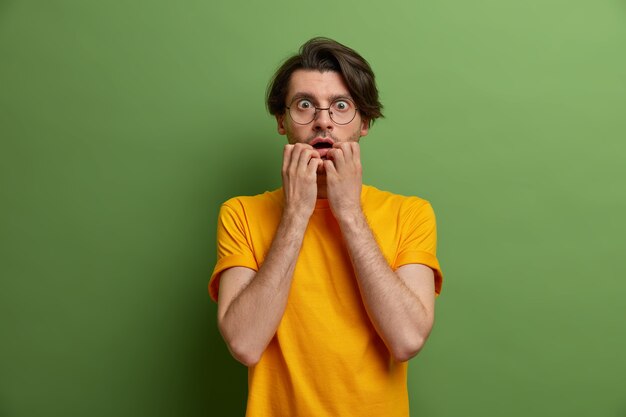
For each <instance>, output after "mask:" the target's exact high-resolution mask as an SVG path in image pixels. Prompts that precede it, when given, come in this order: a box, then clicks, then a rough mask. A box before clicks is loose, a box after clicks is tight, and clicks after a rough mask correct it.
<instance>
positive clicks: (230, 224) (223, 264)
mask: <svg viewBox="0 0 626 417" xmlns="http://www.w3.org/2000/svg"><path fill="white" fill-rule="evenodd" d="M234 266H244V267H247V268H250V269H254V270H255V271H258V270H259V266H258V264H257V261H256V258H255V256H254V252H253V250H252V244H251V242H250V235H249V233H248V227H247V225H246V222H245V214H244V210H243V207H242V206H241V204H237V202H235V201H233V200H229V201H227V202H226V203H224V204H222V207H221V208H220V214H219V216H218V220H217V263H216V265H215V268H214V269H213V274H212V275H211V279H210V280H209V295H210V296H211V298H212V299H213V301H217V298H218V293H219V287H220V283H219V280H220V274H221V273H222V272H223V271H224V270H226V269H228V268H232V267H234Z"/></svg>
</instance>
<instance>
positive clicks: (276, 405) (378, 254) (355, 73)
mask: <svg viewBox="0 0 626 417" xmlns="http://www.w3.org/2000/svg"><path fill="white" fill-rule="evenodd" d="M267 105H268V108H269V111H270V113H271V114H272V115H274V116H275V117H276V121H277V125H278V133H280V134H281V135H286V136H287V140H288V145H286V146H285V148H284V154H283V164H282V179H283V187H282V188H281V189H278V190H275V191H272V192H265V193H264V194H260V195H257V196H253V197H237V198H233V199H230V200H228V201H227V202H226V203H224V204H223V205H222V208H221V211H220V216H219V221H218V261H217V265H216V266H215V270H214V272H213V275H212V277H211V281H210V283H209V290H210V294H211V297H212V298H213V299H214V300H217V301H218V324H219V329H220V332H221V333H222V336H223V337H224V340H225V341H226V344H227V345H228V348H229V350H230V352H231V353H232V355H233V356H234V357H235V358H236V359H237V360H239V361H240V362H241V363H243V364H244V365H246V366H248V367H249V371H248V372H249V378H248V388H249V389H248V405H247V414H246V415H247V416H248V417H255V416H290V417H295V416H316V417H320V416H334V417H336V416H385V417H394V416H404V417H406V416H408V415H409V411H408V395H407V387H406V384H407V362H406V361H408V360H409V359H410V358H411V357H413V356H415V355H416V354H417V353H418V352H419V350H420V349H421V348H422V346H423V345H424V342H425V341H426V339H427V338H428V335H429V333H430V330H431V327H432V325H433V318H434V304H435V295H436V294H438V293H439V291H440V289H441V281H442V274H441V270H440V268H439V263H438V261H437V258H436V252H435V246H436V228H435V217H434V213H433V210H432V208H431V206H430V204H429V203H428V202H427V201H425V200H422V199H420V198H418V197H404V196H399V195H395V194H391V193H388V192H383V191H380V190H377V189H376V188H374V187H370V186H365V185H363V184H362V182H361V160H360V147H359V139H360V137H362V136H365V135H367V133H368V130H369V128H370V125H371V123H372V122H373V121H374V120H375V119H376V118H377V117H380V116H382V114H381V107H382V106H381V104H380V102H379V101H378V91H377V89H376V85H375V81H374V74H373V72H372V70H371V68H370V66H369V64H368V63H367V62H366V61H365V60H364V59H363V58H362V57H361V56H360V55H359V54H358V53H356V52H355V51H354V50H352V49H350V48H348V47H346V46H344V45H341V44H339V43H337V42H335V41H333V40H330V39H326V38H314V39H311V40H310V41H308V42H307V43H305V44H304V45H303V46H302V47H301V49H300V53H299V54H298V55H295V56H294V57H292V58H290V59H288V60H287V61H286V62H285V63H284V64H283V65H282V66H281V67H280V68H279V69H278V71H277V73H276V74H275V76H274V78H273V80H272V81H271V83H270V85H269V88H268V93H267Z"/></svg>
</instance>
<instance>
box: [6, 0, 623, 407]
mask: <svg viewBox="0 0 626 417" xmlns="http://www.w3.org/2000/svg"><path fill="white" fill-rule="evenodd" d="M315 35H324V36H329V37H334V38H336V39H337V40H339V41H341V42H343V43H346V44H347V45H350V46H352V47H354V48H355V49H356V50H358V51H359V52H361V53H362V54H363V55H364V56H365V57H366V58H367V59H368V60H369V61H370V63H371V64H372V66H373V68H374V70H375V71H376V74H377V77H378V82H379V88H380V92H381V96H382V100H383V103H384V104H385V112H386V116H387V117H386V118H385V119H384V120H381V121H379V122H377V123H376V124H375V126H374V128H373V130H372V131H371V132H370V135H369V136H368V137H367V138H364V140H363V141H362V149H363V151H362V152H363V160H364V169H365V181H366V182H367V183H370V184H372V185H375V186H377V187H379V188H383V189H388V190H391V191H395V192H398V193H404V194H417V195H419V196H421V197H423V198H426V199H428V200H430V201H431V202H432V204H433V206H434V208H435V211H436V213H437V216H438V225H439V258H440V261H441V263H442V266H443V268H444V273H445V275H446V278H445V282H444V288H443V293H442V296H441V297H439V299H438V301H437V309H438V316H437V320H436V321H437V323H436V327H435V330H434V331H433V334H432V336H431V339H430V340H429V343H428V344H427V346H426V348H425V349H424V350H423V351H422V353H420V355H419V356H418V357H416V358H415V359H413V360H412V361H411V364H410V377H409V390H410V397H411V408H412V416H429V417H443V416H446V417H457V416H477V417H478V416H509V417H515V416H520V417H521V416H568V417H569V416H572V417H573V416H612V417H619V416H624V415H626V356H625V354H624V352H626V331H625V330H626V329H625V326H624V324H623V322H624V317H625V316H626V307H625V306H626V304H625V303H624V299H625V295H626V280H625V279H624V277H625V275H626V265H625V262H624V253H623V252H624V249H625V247H626V245H625V242H624V236H625V235H626V222H625V221H624V213H625V212H626V193H625V192H624V189H625V187H624V178H626V163H625V162H624V161H625V160H626V158H625V157H626V155H625V154H626V144H625V138H626V134H625V131H626V117H625V114H626V47H625V45H626V3H625V2H624V1H623V0H596V1H580V0H567V1H565V0H541V1H540V0H530V1H512V0H479V1H470V2H468V1H461V0H443V1H437V2H408V1H407V2H402V1H399V0H390V1H387V2H385V3H383V2H371V3H366V2H349V3H346V2H337V1H334V2H330V1H320V2H295V1H290V2H286V1H282V0H273V1H271V2H257V3H252V2H247V3H241V4H237V3H236V2H231V3H228V4H227V3H225V2H223V3H220V4H213V2H202V1H180V2H165V1H145V0H144V1H140V0H134V1H119V0H118V1H115V0H113V1H110V2H109V1H98V2H96V1H71V0H58V1H48V2H44V1H41V2H33V1H19V0H0V140H1V144H0V239H1V240H0V274H1V276H0V416H2V417H34V416H64V417H73V416H93V417H98V416H151V417H152V416H154V417H156V416H207V415H215V416H231V415H232V416H235V415H242V414H243V410H244V407H245V396H246V370H245V368H244V367H243V366H242V365H239V364H238V363H237V362H236V361H235V360H234V359H232V358H231V357H230V356H229V354H228V352H227V350H226V348H225V346H224V343H223V342H222V340H221V338H220V336H219V332H218V330H217V328H216V323H215V321H216V320H215V317H216V306H215V305H214V304H212V303H211V302H210V301H209V298H208V295H207V291H206V284H207V281H208V278H209V275H210V271H211V269H212V266H213V263H214V262H215V222H216V216H217V210H218V208H219V204H220V203H221V202H222V201H224V200H225V199H227V198H228V197H230V196H233V195H238V194H255V193H258V192H262V191H264V190H266V189H273V188H275V187H278V186H279V185H280V173H279V169H280V168H279V167H280V160H281V149H282V145H283V143H284V138H283V137H281V136H279V135H278V134H277V133H276V130H275V125H274V122H273V120H272V119H271V118H270V117H269V116H268V115H267V114H266V112H265V109H264V104H263V95H264V91H265V86H266V83H267V80H268V79H269V77H270V76H271V74H272V72H273V70H274V69H275V68H276V67H277V65H278V64H279V63H280V61H281V60H282V59H284V58H285V57H287V56H288V55H289V54H290V53H292V52H294V51H295V50H296V49H297V47H298V46H299V45H300V44H301V43H302V42H304V41H305V40H306V39H308V38H309V37H311V36H315Z"/></svg>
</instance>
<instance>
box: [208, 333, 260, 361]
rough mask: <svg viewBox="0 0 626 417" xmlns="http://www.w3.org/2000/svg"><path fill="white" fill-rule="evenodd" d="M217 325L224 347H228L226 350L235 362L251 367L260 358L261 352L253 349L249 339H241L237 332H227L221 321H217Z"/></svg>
mask: <svg viewBox="0 0 626 417" xmlns="http://www.w3.org/2000/svg"><path fill="white" fill-rule="evenodd" d="M218 327H219V330H220V333H221V334H222V338H223V339H224V342H225V343H226V347H228V351H229V352H230V354H231V355H232V357H233V358H235V359H236V360H237V362H240V363H241V364H243V365H245V366H247V367H252V366H254V365H256V364H257V363H258V362H259V361H260V360H261V355H262V354H263V352H258V351H257V350H255V349H254V348H253V347H252V346H251V343H250V342H249V341H246V340H241V337H239V336H238V335H237V334H233V332H229V331H228V329H227V328H226V327H225V326H224V325H223V323H219V326H218Z"/></svg>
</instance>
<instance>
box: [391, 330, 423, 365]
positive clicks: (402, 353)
mask: <svg viewBox="0 0 626 417" xmlns="http://www.w3.org/2000/svg"><path fill="white" fill-rule="evenodd" d="M424 343H426V338H424V337H421V336H420V337H415V338H414V339H413V340H410V341H406V342H405V343H404V344H402V345H396V346H394V347H393V348H392V349H391V355H392V356H393V358H394V359H395V360H396V361H398V362H406V361H408V360H409V359H411V358H414V357H415V356H416V355H417V354H418V353H419V352H420V350H422V347H424Z"/></svg>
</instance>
